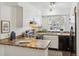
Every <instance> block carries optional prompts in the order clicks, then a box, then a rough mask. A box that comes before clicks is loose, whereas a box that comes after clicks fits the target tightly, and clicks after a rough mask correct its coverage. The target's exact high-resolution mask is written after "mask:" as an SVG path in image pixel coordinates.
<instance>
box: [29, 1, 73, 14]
mask: <svg viewBox="0 0 79 59" xmlns="http://www.w3.org/2000/svg"><path fill="white" fill-rule="evenodd" d="M29 4H31V5H32V6H34V7H36V8H38V9H39V10H41V11H42V12H45V10H49V5H50V2H29ZM72 4H73V2H55V8H54V12H55V13H56V12H57V13H63V14H68V13H69V12H70V10H71V8H72ZM45 13H46V12H45Z"/></svg>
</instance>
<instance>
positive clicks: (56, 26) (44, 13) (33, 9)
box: [0, 2, 77, 56]
mask: <svg viewBox="0 0 79 59" xmlns="http://www.w3.org/2000/svg"><path fill="white" fill-rule="evenodd" d="M62 5H64V7H62ZM76 5H77V3H75V2H0V30H1V31H0V52H1V53H0V55H2V56H54V55H57V56H63V55H64V54H66V53H67V55H69V56H70V55H76V41H75V16H74V15H75V14H74V11H75V10H74V8H75V6H76ZM5 24H7V26H4V25H5ZM3 26H4V27H8V28H4V27H3ZM71 26H72V27H73V29H71ZM70 30H73V34H72V36H71V37H73V40H74V42H71V41H70V38H71V37H70V35H71V34H70ZM12 32H13V33H14V34H13V33H12ZM11 34H13V35H12V36H11ZM73 40H72V41H73ZM70 43H71V44H70ZM71 50H72V51H71ZM51 51H55V52H56V54H55V52H54V53H53V52H52V53H51Z"/></svg>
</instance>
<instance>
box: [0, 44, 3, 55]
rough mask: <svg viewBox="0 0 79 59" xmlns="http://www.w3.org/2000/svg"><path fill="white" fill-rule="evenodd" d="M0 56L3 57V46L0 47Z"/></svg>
mask: <svg viewBox="0 0 79 59" xmlns="http://www.w3.org/2000/svg"><path fill="white" fill-rule="evenodd" d="M0 56H4V45H0Z"/></svg>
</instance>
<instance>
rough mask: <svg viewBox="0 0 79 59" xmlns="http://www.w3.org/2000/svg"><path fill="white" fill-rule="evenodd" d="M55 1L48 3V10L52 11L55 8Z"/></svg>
mask: <svg viewBox="0 0 79 59" xmlns="http://www.w3.org/2000/svg"><path fill="white" fill-rule="evenodd" d="M55 6H56V5H55V2H50V5H49V8H50V11H52V10H53V9H54V8H55Z"/></svg>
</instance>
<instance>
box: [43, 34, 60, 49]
mask: <svg viewBox="0 0 79 59" xmlns="http://www.w3.org/2000/svg"><path fill="white" fill-rule="evenodd" d="M43 37H44V39H45V40H51V43H50V45H49V48H54V49H59V48H58V45H59V42H58V36H52V35H44V36H43Z"/></svg>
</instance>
